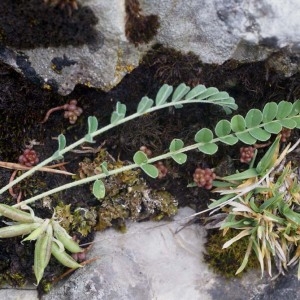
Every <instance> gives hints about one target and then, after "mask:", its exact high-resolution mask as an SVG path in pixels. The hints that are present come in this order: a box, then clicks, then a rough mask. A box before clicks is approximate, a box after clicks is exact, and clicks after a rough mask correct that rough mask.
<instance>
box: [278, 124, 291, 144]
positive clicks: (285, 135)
mask: <svg viewBox="0 0 300 300" xmlns="http://www.w3.org/2000/svg"><path fill="white" fill-rule="evenodd" d="M280 133H281V139H280V141H281V142H283V143H285V142H286V141H287V140H288V138H289V137H290V136H291V133H292V130H291V129H289V128H285V127H283V128H282V130H281V132H280Z"/></svg>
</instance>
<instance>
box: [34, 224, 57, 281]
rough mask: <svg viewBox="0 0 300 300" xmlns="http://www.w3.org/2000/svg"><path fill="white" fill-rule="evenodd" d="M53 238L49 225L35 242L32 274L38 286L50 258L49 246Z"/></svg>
mask: <svg viewBox="0 0 300 300" xmlns="http://www.w3.org/2000/svg"><path fill="white" fill-rule="evenodd" d="M52 238H53V229H52V226H51V225H49V226H48V227H47V231H46V232H44V233H43V234H42V235H40V236H39V237H38V239H37V241H36V244H35V249H34V266H33V269H34V274H35V277H36V280H37V284H39V282H40V280H41V279H42V277H43V275H44V271H45V268H46V267H47V265H48V263H49V260H50V257H51V246H52Z"/></svg>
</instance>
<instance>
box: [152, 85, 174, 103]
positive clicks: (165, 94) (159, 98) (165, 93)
mask: <svg viewBox="0 0 300 300" xmlns="http://www.w3.org/2000/svg"><path fill="white" fill-rule="evenodd" d="M172 92H173V87H172V86H171V85H168V84H164V85H163V86H162V87H161V88H160V89H159V91H158V93H157V95H156V98H155V105H156V106H159V105H163V104H164V103H166V102H167V99H168V98H169V96H170V95H171V94H172Z"/></svg>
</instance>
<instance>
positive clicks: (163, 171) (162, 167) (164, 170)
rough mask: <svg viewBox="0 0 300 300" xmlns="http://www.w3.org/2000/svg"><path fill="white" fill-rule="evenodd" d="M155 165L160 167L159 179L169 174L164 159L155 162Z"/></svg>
mask: <svg viewBox="0 0 300 300" xmlns="http://www.w3.org/2000/svg"><path fill="white" fill-rule="evenodd" d="M155 167H156V168H157V169H158V176H157V178H158V179H161V178H164V177H166V176H167V174H168V169H167V167H166V166H165V165H164V163H163V162H162V161H158V162H157V163H156V164H155Z"/></svg>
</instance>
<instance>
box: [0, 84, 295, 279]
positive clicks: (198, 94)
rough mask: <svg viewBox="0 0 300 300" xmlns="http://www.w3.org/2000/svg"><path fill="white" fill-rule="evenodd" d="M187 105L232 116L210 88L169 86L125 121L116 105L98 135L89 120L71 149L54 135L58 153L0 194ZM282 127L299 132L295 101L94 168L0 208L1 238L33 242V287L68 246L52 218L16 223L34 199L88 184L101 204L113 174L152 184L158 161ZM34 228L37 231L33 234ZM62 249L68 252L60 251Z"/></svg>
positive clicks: (228, 101)
mask: <svg viewBox="0 0 300 300" xmlns="http://www.w3.org/2000/svg"><path fill="white" fill-rule="evenodd" d="M191 103H198V104H201V103H203V104H214V105H219V106H221V107H222V108H223V109H224V110H225V112H226V113H231V112H232V110H236V109H237V105H236V103H235V101H234V99H233V98H232V97H230V96H229V95H228V93H226V92H220V91H219V90H218V89H216V88H213V87H211V88H206V87H205V86H203V85H198V86H196V87H195V88H193V89H191V88H190V87H188V86H186V85H185V84H180V85H179V86H178V87H177V88H176V89H175V90H173V87H172V86H169V85H167V84H165V85H163V86H162V87H161V89H160V90H159V91H158V93H157V95H156V98H155V100H152V99H150V98H148V97H143V98H142V99H141V101H140V102H139V104H138V106H137V111H136V113H134V114H132V115H129V116H127V117H126V105H125V104H122V103H120V102H118V103H117V105H116V110H115V111H114V112H113V113H112V115H111V119H110V124H109V125H107V126H105V127H103V128H100V129H98V121H97V119H96V117H93V116H91V117H89V118H88V132H87V134H86V135H85V136H84V137H83V138H81V139H79V140H78V141H76V142H75V143H73V144H70V145H69V146H67V145H66V138H65V136H64V135H62V134H61V135H59V136H58V150H57V151H56V152H55V153H54V154H53V155H52V156H51V157H49V158H48V159H46V160H44V161H42V162H40V163H39V164H38V165H36V166H34V167H32V168H31V169H30V170H29V171H27V172H25V173H23V174H22V175H21V176H19V177H18V178H17V179H15V180H14V181H12V182H10V183H9V184H7V185H6V186H4V187H3V188H1V189H0V194H2V193H4V192H5V191H7V190H8V189H9V188H11V187H12V186H14V185H15V184H17V183H18V182H20V181H21V180H23V179H24V178H26V177H27V176H29V175H31V174H33V173H34V172H36V171H38V170H39V169H41V168H42V167H43V166H46V165H47V164H49V163H51V162H52V161H54V160H59V159H61V158H63V155H64V154H65V153H67V152H68V151H70V150H72V149H74V148H76V147H78V146H79V145H81V144H83V143H86V142H89V143H93V142H94V137H96V136H99V135H101V134H102V133H104V132H106V131H108V130H110V129H112V128H114V127H115V126H118V125H120V124H123V123H125V122H128V121H130V120H132V119H134V118H137V117H140V116H142V115H144V114H148V113H151V112H153V111H156V110H159V109H163V108H166V107H175V108H181V107H182V106H183V105H185V104H191ZM283 127H285V128H289V129H293V128H300V100H298V101H296V102H294V103H290V102H287V101H281V102H280V103H279V104H276V103H274V102H270V103H267V104H266V105H265V107H264V109H263V110H262V111H260V110H258V109H251V110H249V112H248V113H247V114H246V116H245V118H244V117H243V116H241V115H235V116H233V117H232V118H231V120H230V121H228V120H221V121H219V122H218V123H217V125H216V126H215V128H214V132H213V131H212V130H211V129H208V128H202V129H200V130H199V131H198V132H196V134H195V138H194V140H195V143H194V144H192V145H187V146H185V145H184V142H183V141H182V140H180V139H173V140H172V141H171V143H170V146H169V151H168V152H167V153H164V154H161V155H158V156H156V157H151V158H149V157H148V156H147V155H146V153H145V152H143V151H141V150H139V151H137V152H136V153H135V154H134V156H133V163H132V164H129V165H126V166H122V167H120V168H117V169H113V170H108V167H107V163H106V162H103V163H102V164H101V166H99V171H100V174H96V175H94V176H90V177H87V178H83V179H80V180H77V181H74V182H70V183H68V184H65V185H62V186H58V187H57V188H54V189H52V190H49V191H46V192H44V193H40V194H38V195H36V196H34V197H31V198H29V199H26V200H24V201H22V202H20V203H18V204H16V205H14V207H11V208H10V209H12V210H13V211H14V213H15V214H14V215H12V214H7V213H6V211H8V207H7V206H5V207H4V209H3V210H2V211H0V213H1V214H2V215H3V216H6V217H7V218H10V219H12V220H14V221H16V222H17V224H14V225H11V226H7V227H4V228H3V229H1V230H2V231H3V232H5V234H4V235H3V237H12V236H17V235H23V234H29V233H30V235H29V237H28V238H27V239H26V240H34V239H33V238H32V236H34V237H35V238H36V239H37V243H36V245H35V249H36V250H35V253H37V254H36V257H37V258H36V260H35V265H34V270H35V275H36V278H37V281H38V282H39V280H40V279H41V277H42V274H43V272H44V269H45V267H46V266H47V264H48V261H49V257H50V254H51V253H52V254H53V255H54V256H55V257H56V258H57V259H58V260H59V261H60V262H62V263H66V260H67V259H65V260H64V262H63V261H62V260H60V259H59V256H62V255H63V256H64V258H65V252H64V247H62V246H61V243H63V244H64V240H65V239H66V240H67V241H68V242H70V237H69V236H68V235H67V234H66V232H64V236H63V238H57V240H58V241H60V242H61V243H60V242H58V241H57V240H55V239H54V238H53V235H54V236H55V235H56V234H57V233H58V231H59V230H58V229H57V228H58V226H59V224H58V223H57V221H55V219H54V218H52V219H51V220H43V219H40V218H36V217H34V216H33V213H32V214H29V216H31V219H30V221H25V219H22V218H21V217H20V216H21V215H22V216H23V217H24V218H25V214H26V220H27V218H29V216H28V213H25V212H23V211H21V210H20V209H17V208H27V209H28V204H30V203H32V202H34V201H36V200H38V199H42V198H44V197H46V196H49V195H51V194H54V193H57V192H60V191H62V190H65V189H69V188H72V187H74V186H78V185H81V184H86V183H89V182H93V194H94V195H95V197H96V198H98V199H101V198H103V197H104V196H105V184H104V183H103V181H102V179H103V178H105V177H107V176H113V175H115V174H118V173H121V172H124V171H127V170H131V169H134V168H141V169H142V170H143V171H144V172H145V173H146V174H147V175H149V176H150V177H153V178H156V177H158V175H159V170H158V169H157V167H156V166H155V164H154V163H155V162H159V161H162V160H164V159H166V158H172V159H173V160H174V161H175V162H177V163H178V164H184V163H185V162H186V160H187V154H186V153H185V152H188V151H191V150H199V151H201V152H203V153H205V154H209V155H213V154H214V153H216V152H217V150H218V145H217V143H223V144H226V145H230V146H231V145H234V144H236V143H237V142H239V141H242V142H243V143H245V144H249V145H252V144H254V143H256V141H266V140H268V139H269V138H270V137H271V135H272V134H278V133H279V132H280V131H281V130H282V128H283ZM272 149H273V148H272ZM274 162H275V161H274ZM271 167H272V164H270V162H268V164H267V163H266V162H264V165H262V163H261V164H260V166H257V170H260V171H257V172H261V170H264V171H266V170H267V169H268V168H271ZM250 172H251V171H250ZM282 209H283V210H285V211H286V210H287V208H285V207H283V208H282ZM16 216H17V217H16ZM28 220H29V219H28ZM28 223H29V224H28ZM37 224H38V225H39V226H40V227H38V228H36V227H37ZM25 225H26V230H25V229H24V227H15V226H25ZM20 228H23V229H22V230H20ZM40 228H42V229H40ZM72 243H73V242H72ZM73 244H74V243H73ZM50 245H51V247H50ZM59 245H60V246H59ZM65 247H66V245H65ZM66 249H68V248H67V247H66ZM69 250H70V249H69ZM50 252H51V253H50ZM41 253H44V254H45V255H44V257H46V258H47V259H46V260H44V262H43V263H41V262H40V258H41V257H42V256H41ZM68 259H69V257H68ZM73 262H74V261H73ZM72 267H74V268H76V267H78V265H76V266H75V265H73V266H72Z"/></svg>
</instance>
